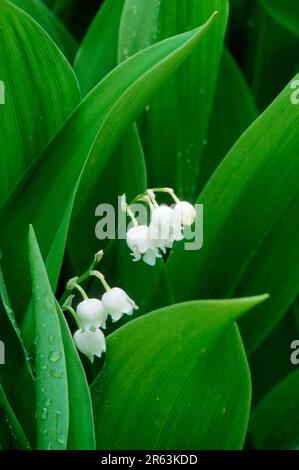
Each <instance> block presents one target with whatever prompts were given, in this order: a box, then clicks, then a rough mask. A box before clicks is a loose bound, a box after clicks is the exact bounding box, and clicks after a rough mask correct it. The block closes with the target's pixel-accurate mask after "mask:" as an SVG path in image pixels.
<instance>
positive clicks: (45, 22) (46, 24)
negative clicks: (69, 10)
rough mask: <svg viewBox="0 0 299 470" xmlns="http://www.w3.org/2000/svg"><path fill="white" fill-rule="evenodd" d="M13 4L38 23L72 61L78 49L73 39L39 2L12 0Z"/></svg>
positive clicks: (34, 0) (37, 0)
mask: <svg viewBox="0 0 299 470" xmlns="http://www.w3.org/2000/svg"><path fill="white" fill-rule="evenodd" d="M13 3H14V4H15V5H17V6H18V7H19V8H21V9H22V10H24V11H25V12H26V13H28V15H30V16H31V17H32V18H33V19H35V21H37V23H39V25H40V26H41V27H42V28H43V29H44V30H45V31H46V32H47V33H48V34H49V36H51V38H52V39H53V41H54V42H55V43H56V44H57V46H58V47H59V48H60V49H61V51H62V52H63V53H64V55H65V56H66V57H67V58H68V60H69V61H70V62H71V61H72V60H73V59H74V56H75V53H76V50H77V47H78V45H77V43H76V41H75V39H74V38H73V37H72V35H71V34H70V33H69V31H68V30H67V29H66V28H65V27H64V26H63V24H62V23H60V21H59V20H58V19H57V18H56V17H55V16H54V15H53V13H52V12H51V11H50V10H48V8H47V7H46V6H45V5H44V4H43V3H42V2H41V1H40V0H13Z"/></svg>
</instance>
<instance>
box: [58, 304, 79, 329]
mask: <svg viewBox="0 0 299 470" xmlns="http://www.w3.org/2000/svg"><path fill="white" fill-rule="evenodd" d="M62 311H63V312H69V313H70V314H71V315H72V317H73V319H74V320H75V323H76V325H77V327H78V328H79V330H80V329H81V323H80V320H79V318H78V316H77V314H76V312H75V310H74V309H73V307H71V306H70V305H64V306H63V307H62Z"/></svg>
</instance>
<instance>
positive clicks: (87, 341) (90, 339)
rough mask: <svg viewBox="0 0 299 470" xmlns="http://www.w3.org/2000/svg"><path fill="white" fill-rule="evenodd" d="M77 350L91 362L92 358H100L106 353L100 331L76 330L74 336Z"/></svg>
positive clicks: (103, 337)
mask: <svg viewBox="0 0 299 470" xmlns="http://www.w3.org/2000/svg"><path fill="white" fill-rule="evenodd" d="M74 342H75V345H76V347H77V349H78V350H79V351H80V352H81V353H82V354H84V355H85V356H86V357H88V359H89V360H90V361H91V362H93V361H94V356H97V357H101V356H102V353H103V352H106V341H105V336H104V335H103V333H102V332H101V330H99V329H96V330H95V331H91V330H85V331H84V330H77V331H76V332H75V334H74Z"/></svg>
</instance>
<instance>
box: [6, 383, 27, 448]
mask: <svg viewBox="0 0 299 470" xmlns="http://www.w3.org/2000/svg"><path fill="white" fill-rule="evenodd" d="M0 407H1V408H3V410H4V412H5V415H6V417H7V420H8V422H9V426H10V428H11V433H12V437H13V438H14V439H15V440H16V442H17V444H18V446H19V448H20V449H23V450H28V449H30V444H29V441H28V439H27V437H26V436H25V433H24V431H23V429H22V427H21V425H20V423H19V421H18V419H17V417H16V415H15V413H14V411H13V409H12V407H11V405H10V403H9V401H8V399H7V397H6V395H5V392H4V390H3V388H2V385H1V383H0Z"/></svg>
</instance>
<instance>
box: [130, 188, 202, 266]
mask: <svg viewBox="0 0 299 470" xmlns="http://www.w3.org/2000/svg"><path fill="white" fill-rule="evenodd" d="M156 191H157V190H156ZM158 191H161V192H162V191H163V192H167V193H169V194H170V195H171V196H172V198H173V199H174V202H175V204H174V205H173V206H172V207H170V206H167V205H164V204H163V205H158V204H157V202H156V197H155V192H154V190H148V191H147V193H146V194H145V195H141V196H139V197H138V198H136V200H144V201H146V202H147V203H148V204H149V207H150V210H151V220H150V224H149V225H139V224H138V222H137V221H136V219H135V218H134V217H133V215H132V213H131V212H130V210H129V206H126V205H125V209H126V211H127V213H128V215H129V216H130V217H131V219H132V221H133V224H134V226H133V227H132V228H130V229H129V230H128V232H127V245H128V247H129V248H130V250H131V255H132V257H133V260H134V261H139V260H141V259H142V260H143V261H144V262H145V263H146V264H149V265H150V266H154V265H155V263H156V259H157V258H160V257H161V256H162V254H164V253H165V252H166V249H167V248H172V247H173V244H174V242H175V241H180V240H182V239H183V238H184V235H183V228H184V227H188V226H191V225H192V224H193V223H194V221H195V218H196V209H195V207H194V206H193V205H192V204H190V203H189V202H186V201H180V200H179V198H178V197H177V196H176V195H175V194H174V191H173V190H172V189H170V188H161V189H159V188H158Z"/></svg>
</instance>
